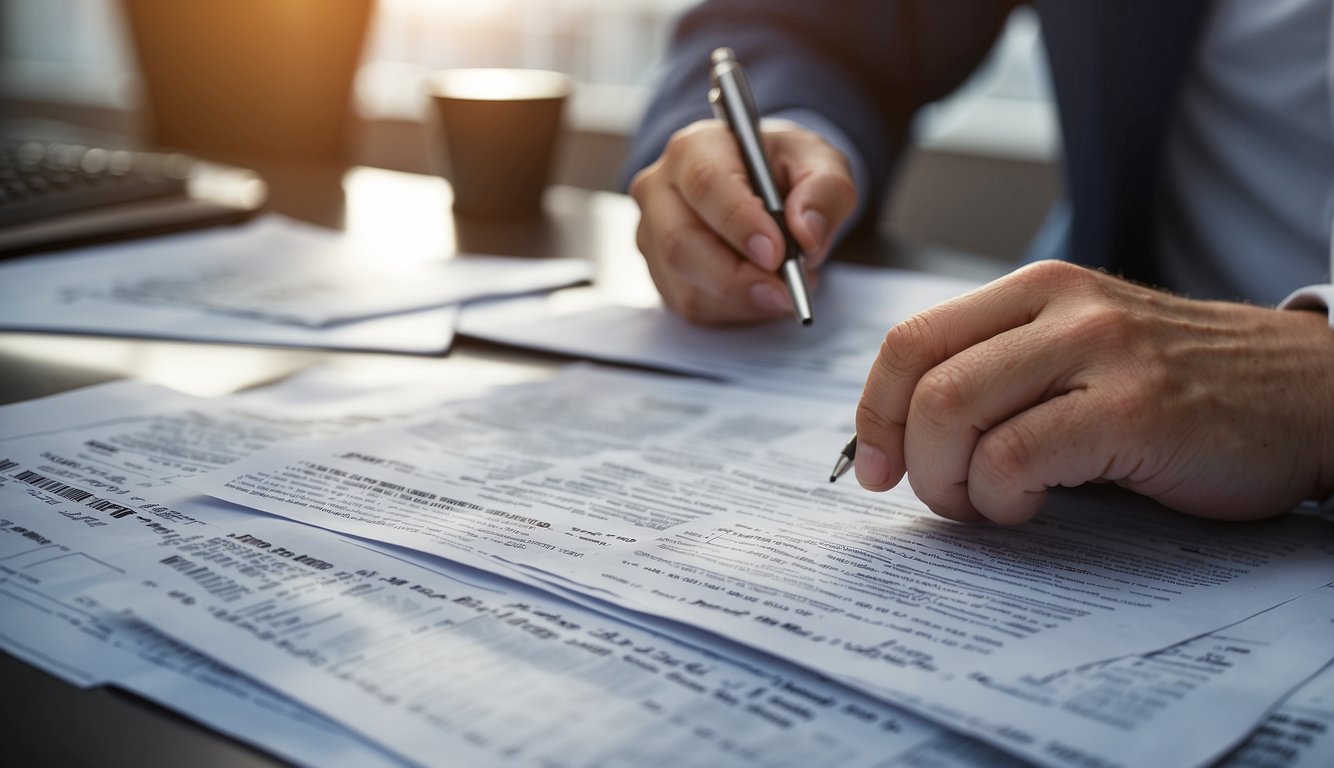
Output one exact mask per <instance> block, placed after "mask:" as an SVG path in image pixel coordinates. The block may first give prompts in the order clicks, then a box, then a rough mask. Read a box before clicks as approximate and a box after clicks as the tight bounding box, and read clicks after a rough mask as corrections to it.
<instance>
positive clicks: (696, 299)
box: [630, 120, 857, 324]
mask: <svg viewBox="0 0 1334 768" xmlns="http://www.w3.org/2000/svg"><path fill="white" fill-rule="evenodd" d="M762 128H763V134H762V135H763V139H764V147H765V151H766V152H767V153H768V155H769V163H770V165H772V166H773V168H772V170H773V173H774V181H775V182H776V183H777V184H778V187H779V191H780V192H781V193H783V194H784V195H786V198H785V207H786V214H787V223H788V228H789V229H790V230H791V231H792V235H793V237H795V238H796V240H797V243H798V245H800V246H801V248H802V250H803V251H804V252H805V253H806V255H807V267H808V269H810V270H814V268H815V267H816V266H818V265H819V264H820V263H821V262H822V261H824V259H825V258H826V257H827V256H828V253H829V248H830V245H831V242H832V240H833V236H834V233H835V231H837V229H838V227H839V226H840V225H841V224H842V223H843V222H844V221H845V220H846V219H847V218H848V217H849V216H851V215H852V212H853V211H854V209H855V208H856V197H857V192H856V186H855V185H854V183H853V181H852V174H851V171H850V170H849V168H848V163H847V160H846V158H844V156H843V154H842V153H841V152H839V151H838V150H836V149H834V148H833V147H832V146H830V145H829V143H828V142H826V141H825V140H824V139H822V138H821V137H820V136H819V135H817V134H815V133H813V132H811V131H809V130H806V129H804V128H801V127H800V126H797V125H795V124H792V123H787V122H780V121H766V122H765V123H764V125H763V126H762ZM630 194H631V195H632V196H633V197H634V199H635V202H637V203H638V204H639V209H640V213H641V216H640V221H639V230H638V232H637V233H636V242H637V243H638V245H639V250H640V251H642V252H643V254H644V258H645V260H646V261H647V262H648V268H649V273H650V274H651V275H652V276H653V282H654V284H655V285H657V287H658V292H659V293H661V294H662V297H663V301H664V302H665V303H666V304H667V306H668V307H670V308H671V309H673V310H675V311H676V312H677V313H678V314H680V315H681V316H683V317H685V318H686V319H688V320H691V321H692V322H697V323H705V324H725V323H747V322H756V321H759V320H767V319H770V318H774V317H778V316H781V315H785V314H786V315H790V314H791V313H792V297H791V296H789V295H788V292H787V288H786V287H785V286H784V284H783V281H782V279H780V278H779V277H778V275H777V274H776V273H775V270H777V269H778V265H779V264H780V263H781V262H782V260H783V235H782V233H781V232H780V231H779V229H778V225H777V223H775V222H774V220H773V219H772V218H771V217H770V216H769V214H768V213H767V212H766V211H765V209H764V203H763V202H762V201H761V200H760V198H759V197H757V196H756V195H755V192H754V191H753V190H752V188H751V186H750V181H749V179H748V178H747V176H746V168H745V165H743V163H742V160H741V155H740V153H739V152H738V150H737V146H736V139H735V138H733V136H732V134H731V132H730V131H729V130H728V129H727V126H726V125H725V124H724V123H723V122H721V121H719V120H701V121H699V122H697V123H694V124H692V125H690V126H687V127H686V128H683V129H681V130H680V131H678V132H677V133H676V134H675V135H674V136H673V137H672V139H671V141H670V142H668V144H667V148H666V149H665V150H664V151H663V153H662V156H661V157H660V158H658V160H657V161H656V162H654V163H653V164H652V165H650V166H649V167H647V168H645V169H644V170H642V171H640V172H639V173H638V174H637V175H636V176H635V178H634V180H633V181H632V182H631V184H630ZM812 277H813V275H812Z"/></svg>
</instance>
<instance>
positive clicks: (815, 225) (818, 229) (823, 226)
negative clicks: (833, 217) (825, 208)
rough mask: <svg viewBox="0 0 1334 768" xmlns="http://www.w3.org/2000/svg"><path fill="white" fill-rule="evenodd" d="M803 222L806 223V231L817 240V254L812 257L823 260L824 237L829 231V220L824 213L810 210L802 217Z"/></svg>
mask: <svg viewBox="0 0 1334 768" xmlns="http://www.w3.org/2000/svg"><path fill="white" fill-rule="evenodd" d="M801 219H802V221H804V222H806V229H807V230H809V231H810V233H811V236H812V237H814V238H815V251H816V252H815V253H812V254H810V255H811V256H814V257H816V258H817V259H818V258H821V257H822V256H823V254H824V250H825V247H824V236H825V234H826V233H827V232H828V231H829V219H826V218H825V216H824V214H823V213H820V212H819V211H815V210H810V211H806V212H805V213H803V214H802V215H801Z"/></svg>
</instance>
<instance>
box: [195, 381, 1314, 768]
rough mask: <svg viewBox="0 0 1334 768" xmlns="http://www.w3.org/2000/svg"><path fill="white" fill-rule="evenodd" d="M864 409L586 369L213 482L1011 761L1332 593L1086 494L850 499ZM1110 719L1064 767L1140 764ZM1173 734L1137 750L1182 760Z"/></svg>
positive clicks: (1278, 688)
mask: <svg viewBox="0 0 1334 768" xmlns="http://www.w3.org/2000/svg"><path fill="white" fill-rule="evenodd" d="M590 393H596V396H590ZM845 407H846V406H840V407H838V408H834V407H832V406H831V405H830V404H828V403H823V402H819V401H814V402H813V401H810V400H803V399H795V398H788V397H781V396H778V395H765V394H761V393H757V392H754V391H752V390H747V389H741V388H737V387H728V386H717V385H711V384H708V383H704V382H698V381H686V380H677V379H664V378H660V377H652V376H647V375H634V374H613V373H607V372H601V371H595V370H577V371H574V372H572V373H570V374H568V375H566V376H563V377H561V378H559V379H557V380H555V381H551V382H542V383H540V384H535V385H523V386H518V387H513V388H509V389H507V390H505V391H503V392H500V393H497V394H496V395H493V396H489V397H486V398H482V399H479V400H474V401H469V402H463V403H454V404H450V405H447V406H444V407H442V408H441V409H438V410H437V411H436V412H435V413H432V414H429V415H427V417H425V418H423V419H422V420H419V421H417V422H415V423H411V424H408V425H399V426H396V427H393V428H391V429H387V430H383V431H378V432H377V431H369V432H362V433H358V434H356V435H354V436H350V437H346V438H340V439H335V440H332V441H329V442H327V443H326V444H324V445H320V444H318V443H309V442H308V443H303V444H300V445H290V446H278V447H277V448H275V449H273V450H271V451H267V452H263V453H259V454H255V455H253V456H251V457H250V458H248V459H245V460H242V461H239V462H236V463H234V464H231V465H229V466H228V467H227V468H226V469H224V470H221V471H219V472H217V473H213V474H210V475H208V476H205V477H200V478H197V479H195V480H193V481H191V483H192V484H193V485H195V486H196V487H198V488H200V489H202V490H205V491H207V492H208V493H210V494H212V495H215V496H217V497H218V498H221V499H226V500H229V501H233V502H236V503H240V504H245V505H248V506H251V507H254V508H257V509H262V510H265V511H268V512H272V513H274V514H279V515H283V516H287V517H290V518H292V519H295V520H300V521H303V522H308V523H311V524H314V525H320V526H324V527H328V528H330V529H333V530H337V531H341V532H344V533H348V534H353V535H357V536H362V537H365V538H368V539H374V540H378V541H383V542H387V543H391V544H399V545H403V546H406V547H410V548H413V549H417V550H420V551H423V552H428V553H432V554H437V555H440V556H443V557H447V558H450V559H453V560H456V561H459V562H464V563H467V564H470V565H476V566H479V567H484V568H488V569H490V570H498V571H500V572H505V571H504V568H510V569H512V570H510V571H509V572H511V573H518V574H523V575H525V576H527V577H536V578H540V579H545V580H547V581H548V582H550V583H552V584H553V585H555V586H557V587H560V588H562V589H565V590H568V591H570V592H575V593H581V594H584V595H586V596H588V597H590V598H595V599H597V600H601V601H605V602H606V603H608V604H611V605H615V606H619V607H620V608H622V609H625V610H631V611H638V612H641V613H645V614H649V615H652V616H655V617H658V618H665V619H670V620H673V621H678V622H682V623H684V624H687V625H692V626H695V627H699V628H702V629H707V630H708V631H711V632H715V633H718V634H720V635H724V636H726V637H728V638H730V639H732V640H735V641H738V642H741V643H743V644H746V645H749V646H752V647H755V648H758V649H761V650H764V651H767V652H769V653H772V654H774V655H777V656H779V657H783V658H786V659H789V660H792V661H795V662H798V663H802V664H805V665H807V666H810V667H811V668H812V669H814V670H815V671H817V672H819V673H821V674H823V675H827V676H829V677H832V678H835V679H839V680H842V681H844V682H846V683H848V684H849V685H852V686H855V687H858V688H860V689H862V690H864V691H866V692H868V693H871V694H873V695H876V696H880V697H884V698H886V699H888V700H890V701H895V702H898V703H901V704H904V705H907V706H909V707H911V708H913V709H914V710H916V711H918V712H920V713H925V714H929V715H931V716H933V717H938V718H941V719H942V720H943V721H944V722H946V723H948V724H949V725H951V726H952V727H956V728H960V729H963V730H966V731H968V732H970V733H972V734H974V735H978V736H981V737H983V738H987V739H990V740H992V741H994V742H995V743H998V744H1001V745H1003V746H1005V747H1006V748H1007V749H1013V750H1026V747H1027V745H1031V744H1034V743H1039V742H1040V741H1041V734H1044V733H1046V732H1047V731H1048V726H1047V723H1049V722H1052V721H1053V720H1056V719H1063V718H1068V717H1071V716H1075V715H1074V714H1072V712H1074V711H1075V710H1077V709H1078V708H1076V707H1071V706H1067V705H1065V704H1062V703H1060V695H1059V692H1057V691H1055V690H1054V689H1053V690H1052V691H1049V692H1046V693H1042V694H1041V695H1038V694H1035V693H1033V692H1032V691H1027V690H1026V689H1025V685H1026V681H1033V680H1037V681H1049V680H1058V679H1060V678H1059V675H1061V674H1062V673H1065V672H1067V671H1069V670H1073V669H1076V668H1082V667H1086V666H1087V665H1090V664H1096V663H1099V662H1108V661H1112V660H1115V659H1120V658H1123V657H1127V656H1132V655H1141V654H1146V653H1151V652H1153V651H1157V650H1160V649H1163V648H1166V647H1168V646H1172V645H1175V644H1178V643H1181V642H1184V641H1186V640H1189V639H1191V638H1194V637H1198V636H1200V635H1204V634H1207V633H1209V632H1212V631H1215V630H1219V629H1220V628H1223V627H1227V626H1230V625H1233V624H1235V623H1236V622H1239V621H1242V620H1244V619H1247V618H1249V617H1251V616H1254V615H1255V614H1257V613H1260V612H1262V611H1265V610H1266V609H1269V608H1271V607H1273V606H1276V605H1279V604H1281V603H1284V602H1286V601H1289V600H1292V599H1294V598H1297V597H1300V596H1303V595H1305V594H1306V593H1308V592H1311V591H1312V590H1315V589H1318V588H1319V587H1321V586H1322V585H1324V584H1327V583H1329V582H1330V581H1331V580H1334V558H1331V553H1330V551H1329V549H1330V547H1329V543H1328V541H1327V538H1328V537H1327V536H1325V535H1324V532H1325V531H1326V527H1325V526H1326V523H1324V522H1323V521H1320V520H1316V519H1313V518H1303V517H1298V516H1290V517H1287V518H1284V519H1281V520H1277V521H1271V522H1269V523H1262V524H1255V525H1245V526H1237V525H1226V524H1218V523H1211V522H1207V521H1201V520H1196V519H1191V518H1187V517H1185V516H1182V515H1179V514H1176V513H1172V512H1169V511H1167V510H1164V509H1162V508H1159V507H1156V506H1154V505H1152V504H1149V503H1147V502H1144V501H1143V500H1141V499H1138V497H1134V496H1131V495H1129V494H1116V493H1112V494H1108V493H1088V492H1080V493H1062V494H1053V497H1052V500H1051V503H1049V504H1048V506H1047V508H1046V509H1044V510H1043V512H1042V513H1041V514H1040V515H1039V517H1038V519H1037V520H1035V521H1034V522H1033V523H1031V524H1029V525H1025V526H1020V527H1016V528H1000V527H996V526H986V525H977V526H965V525H958V524H954V523H950V522H948V521H944V520H941V519H939V518H936V517H935V516H933V515H931V514H930V513H929V512H928V511H927V510H926V509H925V508H924V506H923V505H922V504H921V503H920V502H918V501H917V500H916V499H915V498H914V497H913V496H912V495H911V493H910V492H909V491H908V490H906V488H905V489H902V490H898V491H895V492H892V493H889V494H884V495H875V494H869V493H867V492H864V491H862V490H861V489H860V488H857V487H855V486H853V485H852V484H846V485H830V484H829V483H828V482H827V476H828V475H827V473H828V469H827V466H826V465H827V464H828V462H829V458H830V456H831V455H833V453H834V452H835V451H836V448H837V446H840V445H841V444H842V441H843V440H844V439H845V438H846V435H847V433H848V432H849V431H850V424H849V423H848V422H849V414H847V413H844V412H843V410H844V408H845ZM831 447H832V448H831ZM502 563H503V564H504V565H503V566H502V565H501V564H502ZM1313 599H1314V598H1313ZM1299 615H1300V616H1302V617H1305V616H1309V614H1306V613H1301V614H1299ZM1317 615H1318V616H1328V614H1327V613H1326V614H1317ZM1327 630H1328V623H1327V622H1326V621H1324V620H1317V621H1315V622H1314V623H1313V625H1312V626H1310V627H1308V628H1307V629H1305V630H1303V631H1304V632H1310V633H1314V634H1307V635H1304V637H1306V638H1308V640H1310V641H1311V643H1312V644H1311V646H1310V647H1312V648H1317V649H1318V648H1321V647H1328V646H1321V645H1320V643H1323V642H1326V640H1327V638H1325V637H1324V635H1323V634H1322V633H1323V632H1325V631H1327ZM1191 653H1194V652H1193V651H1192V652H1191ZM1321 653H1322V652H1321V651H1318V650H1317V651H1316V652H1315V653H1313V654H1312V653H1303V654H1301V655H1300V656H1299V660H1298V661H1297V663H1296V664H1295V665H1294V666H1293V667H1291V668H1289V671H1288V673H1287V674H1286V675H1282V676H1267V677H1266V678H1265V683H1266V684H1269V685H1271V686H1272V687H1270V688H1269V689H1267V692H1266V693H1265V694H1262V695H1257V689H1255V688H1253V687H1252V688H1249V689H1248V690H1247V692H1246V693H1245V694H1244V695H1242V696H1241V698H1243V699H1245V701H1246V704H1243V705H1239V706H1243V707H1245V706H1249V710H1248V711H1247V712H1246V714H1245V715H1243V716H1242V717H1241V718H1240V721H1239V722H1241V721H1245V720H1246V719H1247V718H1250V722H1252V723H1253V722H1255V721H1257V720H1258V719H1259V718H1260V717H1262V716H1263V715H1264V713H1265V711H1266V710H1267V709H1268V708H1269V706H1270V705H1272V704H1273V703H1274V702H1275V701H1277V700H1278V699H1279V698H1281V697H1282V696H1283V695H1284V694H1285V693H1286V692H1287V690H1289V689H1290V688H1291V687H1293V686H1296V685H1297V684H1299V683H1300V682H1301V681H1302V680H1303V679H1305V678H1306V677H1307V676H1309V675H1311V674H1314V673H1315V672H1316V671H1317V670H1318V669H1319V668H1321V667H1322V666H1323V665H1324V664H1325V662H1327V661H1328V660H1329V655H1328V654H1326V655H1324V656H1322V655H1321ZM1048 685H1052V683H1048ZM1056 685H1057V686H1058V687H1059V684H1056ZM1212 695H1214V696H1217V692H1216V691H1214V692H1212ZM1119 705H1120V704H1118V706H1119ZM1103 714H1104V713H1096V712H1095V713H1092V714H1088V715H1082V716H1079V717H1080V718H1081V719H1080V722H1083V721H1087V723H1086V724H1087V725H1088V727H1086V728H1083V729H1075V728H1073V726H1072V728H1071V729H1070V730H1063V731H1061V733H1062V735H1063V736H1064V737H1066V738H1069V739H1075V738H1078V739H1081V740H1080V741H1072V742H1070V743H1067V744H1065V745H1063V746H1062V750H1063V751H1066V752H1069V759H1070V760H1074V759H1075V758H1076V757H1078V756H1079V755H1085V756H1087V755H1100V756H1104V757H1105V756H1110V755H1116V754H1119V752H1118V751H1117V750H1119V749H1121V747H1119V746H1117V745H1118V744H1119V742H1120V740H1121V739H1122V738H1123V737H1124V733H1123V732H1122V728H1123V727H1124V725H1123V724H1112V723H1104V721H1103V719H1102V717H1103ZM1098 723H1104V726H1105V727H1103V726H1099V725H1098ZM1174 723H1175V720H1174V719H1173V718H1171V717H1161V718H1149V722H1147V723H1143V724H1139V725H1137V728H1142V729H1143V730H1141V731H1140V733H1141V734H1142V735H1143V736H1144V738H1146V739H1148V740H1150V741H1152V742H1153V743H1155V744H1159V743H1162V742H1161V741H1160V739H1159V738H1158V737H1161V738H1162V739H1167V738H1168V737H1170V735H1171V733H1172V732H1173V731H1174V729H1175V727H1176V726H1175V725H1174ZM1154 728H1158V729H1161V731H1159V732H1158V733H1157V734H1155V733H1154V731H1153V729H1154ZM1244 730H1245V729H1244V728H1241V729H1240V730H1237V731H1233V732H1231V733H1232V734H1233V735H1236V734H1239V733H1241V732H1244ZM1214 746H1216V747H1220V748H1221V746H1224V745H1220V744H1216V745H1214ZM1030 756H1031V757H1033V758H1034V759H1040V756H1032V755H1030ZM1053 764H1055V763H1053Z"/></svg>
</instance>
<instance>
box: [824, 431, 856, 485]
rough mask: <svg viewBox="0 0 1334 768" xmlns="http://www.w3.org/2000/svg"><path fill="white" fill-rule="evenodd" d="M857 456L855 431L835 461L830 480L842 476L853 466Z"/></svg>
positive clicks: (832, 480)
mask: <svg viewBox="0 0 1334 768" xmlns="http://www.w3.org/2000/svg"><path fill="white" fill-rule="evenodd" d="M856 458H857V434H856V433H855V432H854V433H853V435H852V439H851V440H849V441H848V444H847V445H845V446H843V450H842V451H840V452H839V454H838V461H835V462H834V471H833V472H830V473H829V482H831V483H832V482H834V481H835V480H837V479H839V478H840V477H842V476H843V475H844V474H846V473H847V471H848V469H849V468H850V467H851V466H852V462H853V459H856Z"/></svg>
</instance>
